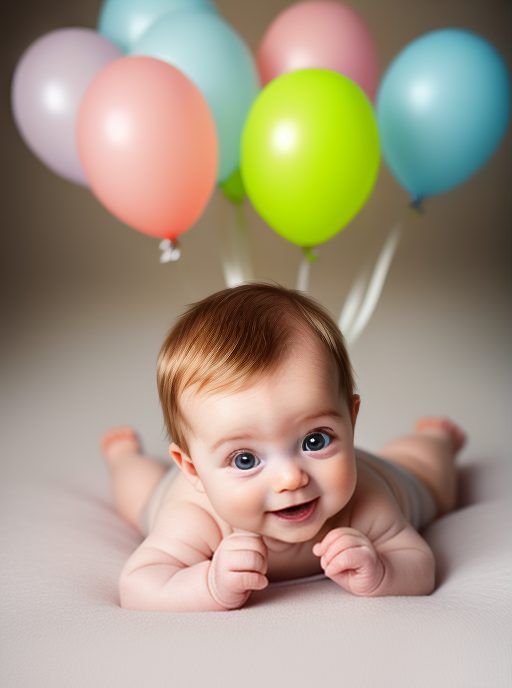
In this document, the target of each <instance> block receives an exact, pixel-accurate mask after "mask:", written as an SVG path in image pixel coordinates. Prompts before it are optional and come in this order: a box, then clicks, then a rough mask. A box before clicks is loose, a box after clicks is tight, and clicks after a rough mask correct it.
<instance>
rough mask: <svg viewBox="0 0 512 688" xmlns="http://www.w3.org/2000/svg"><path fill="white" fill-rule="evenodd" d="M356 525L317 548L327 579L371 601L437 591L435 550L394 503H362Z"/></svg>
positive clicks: (355, 515)
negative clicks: (384, 597) (389, 596)
mask: <svg viewBox="0 0 512 688" xmlns="http://www.w3.org/2000/svg"><path fill="white" fill-rule="evenodd" d="M350 526H351V527H340V528H334V529H333V530H331V531H329V532H328V533H327V535H326V536H325V537H324V539H323V540H322V542H321V543H320V544H319V545H315V547H314V549H313V551H314V554H316V555H318V556H320V557H321V560H320V561H321V565H322V568H323V569H324V571H325V574H326V576H328V577H329V578H331V579H332V580H334V581H335V582H336V583H338V585H340V586H341V587H343V588H345V589H346V590H348V591H349V592H351V593H353V594H355V595H364V596H367V597H376V596H380V595H430V593H431V592H433V590H434V588H435V559H434V555H433V553H432V550H431V549H430V547H429V545H428V543H427V542H426V541H425V540H424V539H423V538H422V537H421V535H419V533H417V532H416V530H414V528H413V527H412V526H411V525H410V524H409V523H407V521H405V519H404V518H403V515H402V514H401V512H400V511H399V509H398V508H397V507H396V506H395V505H393V504H391V503H390V502H389V499H388V498H383V497H382V495H381V496H376V495H375V493H374V494H373V495H371V500H362V503H360V504H359V505H358V507H357V508H356V509H355V510H354V513H353V517H352V519H351V523H350Z"/></svg>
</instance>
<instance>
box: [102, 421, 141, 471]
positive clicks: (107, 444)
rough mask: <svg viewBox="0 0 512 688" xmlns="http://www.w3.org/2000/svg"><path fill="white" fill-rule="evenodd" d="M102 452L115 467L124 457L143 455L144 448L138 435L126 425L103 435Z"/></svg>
mask: <svg viewBox="0 0 512 688" xmlns="http://www.w3.org/2000/svg"><path fill="white" fill-rule="evenodd" d="M101 452H102V454H103V456H104V457H105V459H106V460H107V461H108V463H109V464H111V465H114V464H115V463H117V462H118V461H119V460H120V459H122V458H123V457H126V456H133V455H134V454H141V453H142V447H141V443H140V440H139V436H138V435H137V433H136V432H135V431H134V430H133V429H132V428H130V427H129V426H127V425H126V426H122V427H119V428H113V429H112V430H109V431H108V432H106V433H105V434H104V435H103V437H102V438H101Z"/></svg>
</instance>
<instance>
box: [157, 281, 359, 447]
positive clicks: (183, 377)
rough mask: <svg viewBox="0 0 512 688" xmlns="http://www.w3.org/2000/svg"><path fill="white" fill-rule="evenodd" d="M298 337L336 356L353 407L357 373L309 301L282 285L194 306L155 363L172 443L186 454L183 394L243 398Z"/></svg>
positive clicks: (326, 318) (230, 293) (237, 290)
mask: <svg viewBox="0 0 512 688" xmlns="http://www.w3.org/2000/svg"><path fill="white" fill-rule="evenodd" d="M297 331H299V332H302V333H304V332H305V331H306V332H309V333H311V334H312V335H313V336H316V337H317V338H318V339H319V340H320V341H322V342H323V343H324V344H325V346H326V350H327V351H328V352H330V353H331V354H332V356H333V357H334V361H335V363H336V367H337V369H338V371H339V376H338V379H339V391H340V393H341V394H342V395H343V396H344V397H345V399H346V400H347V403H348V405H349V408H351V402H352V395H353V393H354V371H353V369H352V365H351V363H350V359H349V357H348V353H347V350H346V348H345V342H344V339H343V335H342V334H341V332H340V330H339V328H338V326H337V325H336V323H335V322H334V321H333V320H332V318H331V316H330V315H329V314H328V313H327V311H326V310H325V309H324V308H323V307H322V306H321V305H320V304H319V303H318V302H316V301H315V300H314V299H312V298H311V297H310V296H306V295H305V294H304V293H302V292H300V291H297V290H294V289H287V288H286V287H283V286H281V285H279V284H277V283H266V282H257V283H252V284H243V285H241V286H238V287H234V288H229V289H223V290H221V291H218V292H216V293H214V294H211V295H210V296H207V297H206V298H204V299H202V300H201V301H198V302H195V303H192V304H189V307H188V309H187V310H186V311H185V312H184V313H183V314H182V315H181V316H179V318H178V320H177V322H176V323H175V324H174V325H173V327H172V328H171V329H170V330H169V332H168V333H167V335H166V337H165V340H164V342H163V344H162V346H161V348H160V352H159V354H158V360H157V387H158V395H159V398H160V404H161V407H162V412H163V416H164V421H165V426H166V429H167V432H168V435H169V438H170V439H172V441H174V442H176V444H177V445H178V446H179V447H180V448H181V449H182V450H183V451H184V452H186V453H187V454H189V447H188V444H187V441H186V438H185V430H188V431H190V430H191V428H190V426H189V424H188V423H187V420H186V418H185V417H184V414H183V412H182V409H181V408H180V404H179V399H180V397H181V394H182V393H183V391H184V390H185V389H186V388H187V387H190V386H192V385H197V391H198V392H200V391H202V390H203V389H206V390H208V391H210V392H213V391H220V390H226V389H229V390H230V391H238V390H240V389H242V388H243V387H245V386H246V385H247V384H248V383H249V381H252V380H253V379H254V378H258V377H259V376H263V375H264V374H266V373H271V372H273V371H274V370H275V369H276V368H277V367H278V366H279V364H280V362H281V361H282V359H283V358H284V357H285V356H286V354H287V352H289V346H290V345H291V343H292V341H293V338H294V336H296V334H297Z"/></svg>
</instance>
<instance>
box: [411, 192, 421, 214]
mask: <svg viewBox="0 0 512 688" xmlns="http://www.w3.org/2000/svg"><path fill="white" fill-rule="evenodd" d="M423 199H424V197H423V196H414V198H413V199H412V201H411V202H410V203H409V208H410V209H411V210H414V211H416V212H417V213H418V215H424V214H425V208H424V206H423Z"/></svg>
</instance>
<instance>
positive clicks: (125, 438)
mask: <svg viewBox="0 0 512 688" xmlns="http://www.w3.org/2000/svg"><path fill="white" fill-rule="evenodd" d="M101 451H102V454H103V456H104V458H105V460H106V462H107V465H108V467H109V469H110V476H111V479H112V483H111V485H112V496H113V498H114V504H115V507H116V509H117V511H118V512H119V514H120V515H121V516H122V517H123V518H125V519H126V520H127V521H128V522H129V523H131V524H132V525H133V526H135V528H139V521H138V519H139V515H140V513H141V511H142V509H143V507H144V506H145V504H146V502H147V500H148V498H149V496H150V495H151V493H152V492H153V490H154V488H155V487H156V485H157V484H158V483H159V482H160V479H161V478H162V477H163V476H164V474H165V473H167V470H168V468H169V467H168V466H166V465H165V464H163V463H161V462H160V461H157V460H156V459H152V458H151V457H149V456H144V454H143V453H142V449H141V445H140V442H139V439H138V436H137V434H136V433H135V432H134V431H133V430H132V428H129V427H121V428H115V429H113V430H111V431H109V432H107V433H105V434H104V435H103V437H102V440H101Z"/></svg>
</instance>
